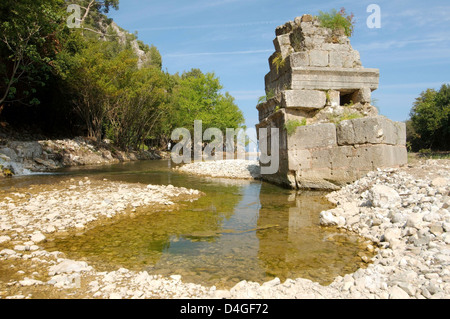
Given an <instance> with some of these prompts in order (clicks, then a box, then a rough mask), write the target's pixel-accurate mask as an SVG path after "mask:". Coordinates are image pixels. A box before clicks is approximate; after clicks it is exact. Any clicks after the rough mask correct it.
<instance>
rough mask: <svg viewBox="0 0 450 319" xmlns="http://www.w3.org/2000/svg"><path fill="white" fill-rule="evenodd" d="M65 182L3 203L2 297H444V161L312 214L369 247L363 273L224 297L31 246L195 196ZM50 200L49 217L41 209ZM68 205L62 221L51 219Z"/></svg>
mask: <svg viewBox="0 0 450 319" xmlns="http://www.w3.org/2000/svg"><path fill="white" fill-rule="evenodd" d="M210 165H211V164H210ZM103 182H105V184H103ZM65 183H66V184H63V186H64V187H62V188H60V187H56V186H54V185H53V186H49V188H50V189H48V190H45V189H44V190H43V189H39V190H37V189H36V190H31V191H29V193H30V195H28V194H27V193H26V192H17V193H9V194H3V196H2V199H1V203H0V217H1V219H0V230H1V233H0V247H2V248H0V267H2V271H1V272H0V273H3V274H4V275H3V276H6V275H8V279H7V280H5V278H0V279H2V280H4V281H2V280H0V282H1V284H0V296H1V297H2V298H37V297H40V296H41V297H43V298H245V299H247V298H250V299H257V298H258V299H259V298H288V299H291V298H302V299H303V298H326V299H340V298H363V299H371V298H377V299H378V298H381V299H385V298H418V299H423V298H436V299H442V298H449V297H450V212H449V210H450V208H449V206H450V197H449V195H450V194H449V190H450V189H449V184H450V161H448V160H428V161H422V162H418V163H415V164H412V165H407V166H404V167H402V168H398V169H384V170H377V171H374V172H371V173H369V174H368V175H367V176H365V177H364V178H362V179H360V180H358V181H356V182H355V183H353V184H350V185H348V186H346V187H344V188H342V189H341V190H339V191H336V192H333V193H330V194H329V195H328V199H329V200H330V201H331V202H333V203H335V204H336V208H334V209H332V210H328V211H324V212H322V213H321V215H320V218H321V223H322V225H323V226H324V227H337V228H340V229H346V230H348V231H351V232H354V233H357V234H359V235H360V236H363V237H366V238H368V239H370V241H371V242H372V244H369V245H367V248H366V249H367V250H369V251H374V252H375V256H374V257H373V258H372V260H366V262H367V263H368V266H367V268H364V269H359V270H358V271H356V272H355V273H352V274H347V275H345V276H339V277H337V278H336V279H335V280H334V282H333V283H331V284H330V285H329V286H322V285H320V284H318V283H316V282H312V281H310V280H308V279H302V278H297V279H295V278H293V279H288V280H286V281H285V282H280V280H279V279H278V278H275V279H274V280H272V281H270V282H266V283H264V284H259V283H254V282H248V281H242V282H240V283H238V284H237V285H236V286H234V287H233V288H231V289H230V290H217V289H216V288H215V287H214V286H213V287H204V286H201V285H197V284H192V283H186V282H183V278H182V277H181V276H179V275H176V274H175V275H172V276H170V277H162V276H155V275H150V274H148V273H147V272H145V271H142V272H135V271H130V270H128V269H124V268H121V269H118V270H116V271H111V272H98V271H96V270H95V269H93V268H92V266H89V265H88V264H87V263H86V262H84V261H75V260H68V259H65V258H64V254H63V253H60V252H47V251H45V250H43V249H42V248H41V246H40V243H41V242H42V241H45V240H46V238H48V237H50V236H52V232H53V231H55V232H56V231H60V230H61V231H65V230H68V229H73V228H77V227H79V228H80V229H82V227H88V226H89V225H90V222H89V220H90V219H95V218H98V217H100V216H101V215H102V214H106V216H103V217H106V218H108V216H107V215H108V213H109V215H110V216H109V217H111V218H112V217H113V216H114V215H115V214H121V213H122V212H128V213H129V214H131V213H132V212H131V211H132V210H133V209H136V208H138V206H140V205H147V204H149V205H150V204H158V205H162V206H166V205H167V206H168V207H170V206H171V205H172V203H174V202H175V201H176V198H178V199H195V198H197V197H198V196H200V194H198V192H197V193H196V191H194V190H187V189H177V188H173V187H170V186H167V187H164V186H144V185H141V186H136V185H127V184H125V185H124V184H122V183H118V184H114V183H110V182H107V181H98V183H99V184H98V185H97V184H96V183H94V181H90V180H84V179H80V180H71V181H67V182H65ZM100 185H102V186H100ZM134 187H137V188H136V189H134ZM52 188H58V189H59V190H52ZM158 194H159V195H158ZM176 194H178V196H177V195H176ZM78 196H79V197H78ZM89 196H90V197H89ZM116 196H117V197H116ZM135 196H136V197H135ZM141 196H143V197H141ZM84 198H86V199H84ZM174 198H175V199H174ZM52 199H53V200H54V202H53V203H52V207H53V209H52V210H51V211H50V210H46V207H48V201H49V200H52ZM82 199H83V200H85V201H86V206H83V204H82V203H80V205H81V206H76V205H74V203H77V205H78V203H79V202H83V200H82ZM133 203H135V205H133ZM72 206H73V207H74V208H73V209H71V210H69V213H64V214H63V213H61V211H59V209H63V208H64V207H65V209H68V208H67V207H72ZM125 207H127V208H125ZM127 209H128V210H127ZM31 212H37V213H33V214H31ZM81 212H82V213H81ZM83 225H84V226H83Z"/></svg>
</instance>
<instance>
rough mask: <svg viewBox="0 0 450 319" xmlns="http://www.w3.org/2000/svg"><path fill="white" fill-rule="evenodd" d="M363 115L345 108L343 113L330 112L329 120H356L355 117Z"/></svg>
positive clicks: (335, 122) (336, 121) (338, 121)
mask: <svg viewBox="0 0 450 319" xmlns="http://www.w3.org/2000/svg"><path fill="white" fill-rule="evenodd" d="M362 117H363V116H362V115H361V114H359V113H357V112H351V111H348V110H344V112H343V113H342V114H339V115H338V114H330V115H328V121H330V122H331V123H334V124H338V123H340V122H342V121H346V120H354V119H360V118H362Z"/></svg>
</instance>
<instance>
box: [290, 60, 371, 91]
mask: <svg viewBox="0 0 450 319" xmlns="http://www.w3.org/2000/svg"><path fill="white" fill-rule="evenodd" d="M311 65H312V64H311ZM379 77H380V72H379V70H378V69H365V68H361V69H345V68H323V69H319V68H315V67H298V68H293V69H292V79H291V81H292V85H291V87H292V89H293V90H302V89H312V90H336V91H343V90H359V89H360V88H362V87H367V88H370V89H371V90H375V89H377V88H378V81H379Z"/></svg>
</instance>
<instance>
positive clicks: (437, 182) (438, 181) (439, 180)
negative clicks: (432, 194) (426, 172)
mask: <svg viewBox="0 0 450 319" xmlns="http://www.w3.org/2000/svg"><path fill="white" fill-rule="evenodd" d="M431 185H432V186H434V187H446V186H448V185H449V182H448V181H447V180H446V179H445V178H443V177H436V178H435V179H433V180H432V181H431Z"/></svg>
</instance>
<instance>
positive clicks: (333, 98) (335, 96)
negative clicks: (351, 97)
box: [326, 90, 341, 107]
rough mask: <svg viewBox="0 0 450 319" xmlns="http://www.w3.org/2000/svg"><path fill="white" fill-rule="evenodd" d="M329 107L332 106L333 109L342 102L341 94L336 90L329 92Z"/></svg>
mask: <svg viewBox="0 0 450 319" xmlns="http://www.w3.org/2000/svg"><path fill="white" fill-rule="evenodd" d="M326 94H327V105H331V106H332V107H336V106H339V104H340V102H341V93H340V92H339V91H335V90H328V91H327V93H326Z"/></svg>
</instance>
